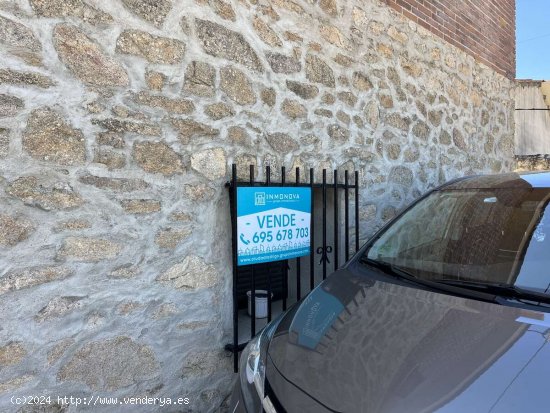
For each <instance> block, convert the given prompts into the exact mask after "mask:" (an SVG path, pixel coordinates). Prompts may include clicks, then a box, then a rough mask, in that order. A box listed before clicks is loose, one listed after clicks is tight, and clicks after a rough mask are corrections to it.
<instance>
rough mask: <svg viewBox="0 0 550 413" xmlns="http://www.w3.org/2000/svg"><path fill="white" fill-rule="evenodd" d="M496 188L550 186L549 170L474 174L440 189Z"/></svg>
mask: <svg viewBox="0 0 550 413" xmlns="http://www.w3.org/2000/svg"><path fill="white" fill-rule="evenodd" d="M497 188H516V189H519V188H521V189H529V188H550V171H542V172H511V173H505V174H498V175H474V176H467V177H465V178H461V179H457V180H454V181H451V182H449V183H447V184H445V185H443V186H441V187H440V188H439V189H440V190H456V189H497Z"/></svg>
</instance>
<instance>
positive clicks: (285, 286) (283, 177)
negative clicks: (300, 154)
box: [281, 166, 292, 311]
mask: <svg viewBox="0 0 550 413" xmlns="http://www.w3.org/2000/svg"><path fill="white" fill-rule="evenodd" d="M285 182H286V168H285V167H284V166H281V186H285ZM291 231H292V229H291ZM286 263H287V265H286V271H285V273H284V274H283V311H286V298H287V296H288V279H287V278H288V260H287V261H286Z"/></svg>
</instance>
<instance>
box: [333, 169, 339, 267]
mask: <svg viewBox="0 0 550 413" xmlns="http://www.w3.org/2000/svg"><path fill="white" fill-rule="evenodd" d="M333 183H334V271H336V270H337V269H338V230H339V229H340V228H339V225H338V170H337V169H335V170H334V182H333Z"/></svg>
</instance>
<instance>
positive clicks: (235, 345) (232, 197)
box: [225, 164, 359, 372]
mask: <svg viewBox="0 0 550 413" xmlns="http://www.w3.org/2000/svg"><path fill="white" fill-rule="evenodd" d="M254 175H255V166H254V165H250V168H249V177H248V179H247V180H244V181H239V180H238V176H237V166H236V165H235V164H233V165H232V166H231V180H230V182H228V183H226V187H228V189H229V206H230V216H231V231H232V238H231V248H232V254H233V256H232V263H233V290H232V292H233V340H232V344H227V345H226V346H225V348H226V350H228V351H231V352H232V353H233V368H234V371H235V372H237V371H238V360H239V359H238V355H239V352H240V351H241V350H242V349H243V348H244V347H245V345H246V344H247V343H246V342H244V343H239V307H238V300H239V297H240V295H239V293H238V288H237V281H238V277H239V272H238V254H237V253H238V251H237V235H238V234H237V188H238V187H242V186H250V187H266V186H271V185H280V186H289V185H290V186H296V187H310V188H311V215H310V241H311V246H310V254H309V291H311V290H312V289H313V288H315V284H316V282H315V275H316V274H315V268H316V265H315V253H317V254H319V255H321V262H320V264H322V265H321V272H322V279H323V280H324V279H325V278H326V277H327V270H328V268H327V267H328V265H327V264H329V263H330V261H329V258H328V257H329V254H331V253H333V264H332V265H331V267H332V269H333V270H337V269H338V268H339V267H340V265H339V263H340V252H339V247H340V235H341V233H340V219H341V214H340V205H339V203H340V194H341V193H342V192H341V191H340V190H341V189H343V190H344V191H343V193H344V212H343V216H344V217H343V218H344V240H343V244H344V248H345V253H344V257H345V261H348V259H349V257H350V242H349V236H350V233H349V228H350V211H349V196H350V194H349V192H350V189H351V190H353V192H354V194H353V195H354V201H355V202H354V203H355V205H354V207H355V222H354V227H355V251H357V250H358V249H359V172H358V171H355V173H354V178H355V179H354V182H353V184H352V185H351V184H350V182H349V181H350V179H349V174H348V171H347V170H345V171H344V183H343V184H341V183H340V182H339V178H338V170H336V169H335V170H334V171H333V182H332V185H329V184H328V183H327V171H326V169H323V170H322V181H321V183H315V179H314V178H315V174H314V170H313V168H310V169H309V182H302V181H301V175H300V168H299V167H298V168H296V181H295V183H289V182H287V180H286V168H285V167H284V166H283V167H281V181H280V182H279V183H273V182H272V181H271V167H270V166H269V165H267V166H266V168H265V182H258V181H256V180H255V176H254ZM315 189H320V190H321V194H320V195H321V202H322V217H321V224H322V245H321V246H320V247H318V248H317V249H316V248H315V199H316V196H315ZM329 189H331V190H332V191H333V203H332V207H333V225H334V228H333V230H334V231H333V243H334V244H333V247H331V246H329V245H327V230H328V228H327V206H328V205H327V202H328V197H327V191H328V190H329ZM287 262H288V261H287ZM301 263H302V257H298V258H296V261H295V268H296V272H295V274H296V275H295V276H296V300H300V299H301V298H302V294H303V291H302V289H303V285H302V280H301V276H302V266H301ZM250 267H251V274H252V275H251V278H252V279H251V281H250V284H249V285H250V288H251V290H250V295H251V296H250V299H251V303H252V305H251V309H250V312H251V320H250V338H252V337H253V336H254V335H256V332H257V329H256V327H257V322H256V305H254V303H255V300H256V287H257V286H258V284H257V283H256V272H255V271H254V265H251V266H250ZM287 268H290V267H287ZM277 274H279V272H277ZM290 276H291V275H290V272H289V271H288V270H286V271H283V276H282V277H283V279H282V285H283V287H282V288H283V293H282V297H281V298H282V310H283V311H285V310H286V309H287V304H288V298H289V295H288V286H289V279H288V277H290ZM277 279H278V278H277ZM275 285H280V284H275ZM272 286H273V283H272V273H271V267H269V266H268V267H267V292H268V294H267V312H268V314H267V321H268V322H269V321H271V319H272V315H273V313H272V297H271V295H272ZM260 288H261V287H260ZM264 288H265V287H264ZM276 288H277V287H276ZM245 290H246V288H245ZM241 291H242V290H241ZM279 308H281V307H279Z"/></svg>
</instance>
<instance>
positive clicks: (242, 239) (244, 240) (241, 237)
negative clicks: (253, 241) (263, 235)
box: [239, 234, 250, 245]
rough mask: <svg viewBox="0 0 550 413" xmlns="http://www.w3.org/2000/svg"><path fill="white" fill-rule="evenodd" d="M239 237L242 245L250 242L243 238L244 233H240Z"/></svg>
mask: <svg viewBox="0 0 550 413" xmlns="http://www.w3.org/2000/svg"><path fill="white" fill-rule="evenodd" d="M239 238H240V239H241V241H242V242H243V244H244V245H248V244H250V241H247V240H246V239H245V238H244V234H241V235H240V236H239Z"/></svg>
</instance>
